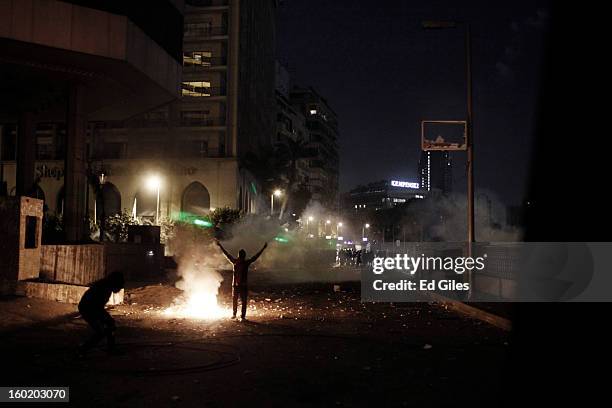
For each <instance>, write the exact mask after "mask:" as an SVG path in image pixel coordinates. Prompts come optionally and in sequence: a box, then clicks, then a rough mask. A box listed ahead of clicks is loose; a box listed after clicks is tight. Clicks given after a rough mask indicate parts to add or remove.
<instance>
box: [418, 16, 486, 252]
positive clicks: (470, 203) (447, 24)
mask: <svg viewBox="0 0 612 408" xmlns="http://www.w3.org/2000/svg"><path fill="white" fill-rule="evenodd" d="M457 25H458V23H457V22H454V21H424V22H423V28H425V29H445V28H456V27H457ZM463 25H464V27H465V82H466V97H467V101H466V107H467V118H466V135H465V136H466V144H467V152H466V153H467V219H468V223H467V224H468V225H467V230H468V256H472V251H473V248H472V246H473V245H472V244H473V243H474V242H476V233H475V229H474V133H473V126H472V124H473V122H474V117H473V110H472V99H473V98H472V34H471V31H470V25H469V24H468V23H464V24H463Z"/></svg>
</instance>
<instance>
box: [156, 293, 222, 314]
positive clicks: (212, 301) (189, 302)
mask: <svg viewBox="0 0 612 408" xmlns="http://www.w3.org/2000/svg"><path fill="white" fill-rule="evenodd" d="M162 313H163V314H164V315H165V316H171V317H184V318H189V319H200V320H217V319H222V318H227V317H229V316H230V311H229V309H226V308H223V307H221V306H219V304H218V303H217V294H216V293H203V292H202V293H194V294H191V295H190V296H188V297H187V299H186V300H185V301H184V302H180V303H176V304H174V305H172V306H170V307H168V308H167V309H165V310H164V311H163V312H162Z"/></svg>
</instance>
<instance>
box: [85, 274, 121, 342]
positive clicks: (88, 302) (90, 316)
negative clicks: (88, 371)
mask: <svg viewBox="0 0 612 408" xmlns="http://www.w3.org/2000/svg"><path fill="white" fill-rule="evenodd" d="M124 284H125V281H124V279H123V273H122V272H119V271H116V272H113V273H111V274H110V275H108V276H106V277H105V278H102V279H100V280H99V281H96V282H94V283H92V284H91V286H90V287H89V289H87V291H86V292H85V293H84V294H83V297H82V298H81V301H80V302H79V312H80V313H81V316H82V317H83V319H84V320H85V321H86V322H87V323H88V324H89V326H90V327H91V328H92V329H93V331H94V334H93V335H92V336H91V337H90V338H89V339H88V340H87V341H86V342H85V343H83V344H82V345H81V346H80V351H81V352H82V353H83V352H85V351H87V350H89V349H91V348H92V347H94V346H95V345H96V344H98V343H99V342H100V341H101V340H102V339H103V338H104V337H106V344H107V347H108V350H109V351H115V335H114V332H115V320H114V319H113V318H112V317H111V315H110V314H109V313H108V312H107V311H106V310H105V309H104V306H105V305H106V303H107V302H108V300H109V299H110V296H111V294H112V293H113V292H114V293H117V292H119V291H120V290H121V289H123V286H124Z"/></svg>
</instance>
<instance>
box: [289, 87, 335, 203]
mask: <svg viewBox="0 0 612 408" xmlns="http://www.w3.org/2000/svg"><path fill="white" fill-rule="evenodd" d="M289 97H290V101H291V105H293V106H294V108H295V109H296V110H297V111H298V112H300V113H301V114H302V115H303V116H304V117H305V119H306V128H307V131H308V139H307V141H308V145H309V147H310V148H311V149H312V151H313V154H314V156H313V157H312V158H310V159H308V168H307V174H308V176H307V180H305V185H307V186H308V188H309V190H310V192H311V193H312V198H313V199H314V200H316V201H319V202H320V203H321V204H323V205H325V206H327V207H328V208H331V209H333V208H337V207H338V205H339V203H338V171H339V157H338V119H337V116H336V113H335V112H334V111H333V109H332V108H331V107H330V106H329V104H328V102H327V100H325V98H323V97H322V96H321V95H319V93H317V91H315V90H314V89H313V88H311V87H308V88H300V87H293V88H292V89H291V92H290V96H289Z"/></svg>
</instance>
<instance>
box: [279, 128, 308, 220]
mask: <svg viewBox="0 0 612 408" xmlns="http://www.w3.org/2000/svg"><path fill="white" fill-rule="evenodd" d="M276 156H277V158H278V159H277V160H278V161H279V163H281V166H282V167H283V170H284V171H283V173H284V174H285V175H286V177H287V188H286V193H285V195H284V196H283V202H282V205H281V210H280V213H279V216H278V218H279V219H282V218H283V214H284V213H285V211H286V209H287V205H288V203H289V200H290V199H291V198H292V196H293V195H294V192H295V191H296V190H297V182H298V162H299V161H300V160H302V159H307V158H310V157H314V156H315V152H314V149H313V148H311V147H309V146H308V143H307V142H306V141H305V140H304V139H303V138H298V139H291V138H287V139H286V141H285V142H284V143H279V144H278V145H277V147H276Z"/></svg>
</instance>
